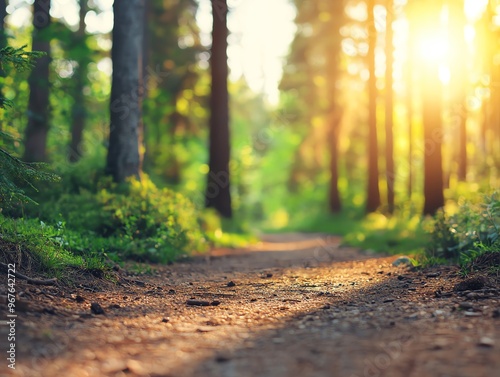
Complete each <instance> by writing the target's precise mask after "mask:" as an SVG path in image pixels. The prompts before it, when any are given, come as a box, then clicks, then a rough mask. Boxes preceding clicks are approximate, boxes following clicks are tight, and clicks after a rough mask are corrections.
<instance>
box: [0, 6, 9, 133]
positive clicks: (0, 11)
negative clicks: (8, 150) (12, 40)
mask: <svg viewBox="0 0 500 377" xmlns="http://www.w3.org/2000/svg"><path fill="white" fill-rule="evenodd" d="M5 17H7V1H6V0H0V49H2V48H4V47H7V45H8V42H7V31H6V29H5ZM0 77H5V71H4V70H3V68H2V67H0ZM0 97H3V86H2V85H0ZM2 128H3V125H2V123H1V122H0V131H1V130H2Z"/></svg>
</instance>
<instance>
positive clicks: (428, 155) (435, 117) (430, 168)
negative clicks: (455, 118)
mask: <svg viewBox="0 0 500 377" xmlns="http://www.w3.org/2000/svg"><path fill="white" fill-rule="evenodd" d="M423 76H424V77H423V80H422V85H423V88H422V97H423V98H422V106H423V123H424V145H425V146H424V148H425V149H424V199H425V203H424V215H434V214H435V213H436V211H437V210H438V209H439V208H440V207H442V206H443V205H444V196H443V161H442V155H441V143H442V133H443V131H442V120H441V111H442V94H441V91H442V88H441V83H440V81H439V73H438V67H437V66H432V65H430V66H429V65H427V66H426V67H424V72H423Z"/></svg>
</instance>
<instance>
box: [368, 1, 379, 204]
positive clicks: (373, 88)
mask: <svg viewBox="0 0 500 377" xmlns="http://www.w3.org/2000/svg"><path fill="white" fill-rule="evenodd" d="M374 6H375V1H374V0H369V1H368V45H369V46H368V70H369V71H370V78H369V80H368V188H367V200H366V212H374V211H376V210H377V208H378V207H379V206H380V190H379V185H378V140H377V78H376V77H375V47H376V42H377V30H376V29H375V15H374Z"/></svg>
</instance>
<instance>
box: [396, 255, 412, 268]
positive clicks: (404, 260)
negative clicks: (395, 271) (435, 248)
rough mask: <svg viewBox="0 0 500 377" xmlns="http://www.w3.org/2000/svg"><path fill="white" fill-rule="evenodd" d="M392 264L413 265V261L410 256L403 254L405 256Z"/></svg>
mask: <svg viewBox="0 0 500 377" xmlns="http://www.w3.org/2000/svg"><path fill="white" fill-rule="evenodd" d="M392 265H393V266H396V267H398V266H413V263H412V261H411V258H410V257H407V256H403V257H399V258H398V259H396V260H395V261H394V262H392Z"/></svg>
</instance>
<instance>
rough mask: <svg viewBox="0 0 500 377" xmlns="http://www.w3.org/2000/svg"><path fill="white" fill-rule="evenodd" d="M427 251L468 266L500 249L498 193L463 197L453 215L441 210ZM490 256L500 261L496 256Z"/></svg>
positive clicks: (499, 204)
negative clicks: (477, 198)
mask: <svg viewBox="0 0 500 377" xmlns="http://www.w3.org/2000/svg"><path fill="white" fill-rule="evenodd" d="M426 252H427V255H428V256H429V257H431V258H440V259H446V260H451V261H454V262H458V263H460V265H461V266H462V267H463V268H464V269H466V270H470V269H471V268H473V267H474V266H475V265H477V261H478V259H481V257H483V256H484V255H487V254H490V253H497V254H498V253H500V198H499V193H498V192H496V193H493V194H491V195H489V196H484V199H483V201H482V202H479V203H473V202H470V201H464V202H463V203H460V205H459V208H458V211H457V213H455V214H453V215H448V214H446V213H445V212H443V211H442V212H440V213H439V214H438V215H437V216H436V220H435V223H434V228H433V231H432V239H431V242H430V244H429V246H428V247H427V249H426ZM482 259H484V258H482ZM491 260H492V261H493V262H494V263H496V264H497V265H498V264H499V263H498V261H496V259H495V257H493V258H492V259H491Z"/></svg>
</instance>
